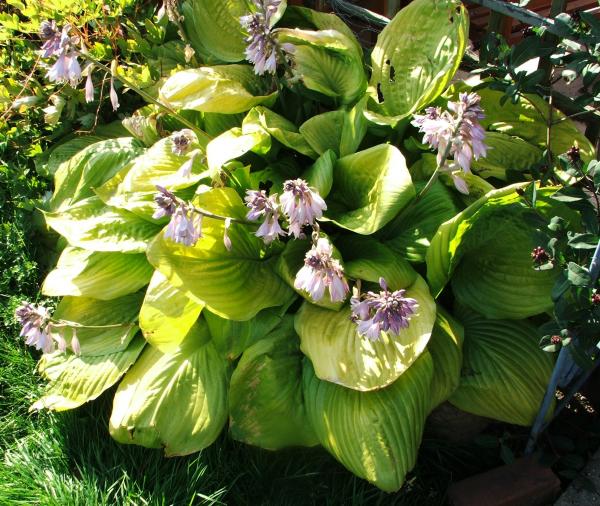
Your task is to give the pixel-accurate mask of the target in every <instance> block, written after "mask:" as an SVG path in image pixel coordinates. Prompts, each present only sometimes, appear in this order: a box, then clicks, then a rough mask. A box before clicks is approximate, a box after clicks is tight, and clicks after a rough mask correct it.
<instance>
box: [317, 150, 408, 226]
mask: <svg viewBox="0 0 600 506" xmlns="http://www.w3.org/2000/svg"><path fill="white" fill-rule="evenodd" d="M414 197H415V188H414V186H413V183H412V180H411V177H410V174H409V172H408V169H407V168H406V161H405V160H404V157H403V156H402V153H400V151H399V150H398V148H396V147H394V146H391V145H389V144H380V145H378V146H374V147H372V148H369V149H366V150H364V151H359V152H358V153H355V154H353V155H349V156H345V157H344V158H340V159H339V160H338V161H337V163H336V164H335V167H334V173H333V187H332V189H331V193H330V194H329V197H328V199H327V204H328V206H329V209H328V211H327V213H326V216H327V218H329V219H331V220H332V221H333V222H334V223H335V224H336V225H339V226H340V227H342V228H346V229H348V230H351V231H352V232H356V233H358V234H364V235H369V234H372V233H374V232H376V231H377V230H379V229H380V228H382V227H383V226H384V225H386V224H387V223H388V222H389V221H390V220H392V219H393V218H394V216H396V214H398V212H399V211H400V210H401V209H402V208H403V207H404V206H405V205H406V204H408V202H409V201H410V200H411V199H413V198H414Z"/></svg>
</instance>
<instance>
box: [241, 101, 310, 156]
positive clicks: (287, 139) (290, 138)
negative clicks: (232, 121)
mask: <svg viewBox="0 0 600 506" xmlns="http://www.w3.org/2000/svg"><path fill="white" fill-rule="evenodd" d="M257 131H258V132H266V133H268V134H269V135H270V136H272V137H273V138H274V139H276V140H277V141H279V142H280V143H281V144H283V145H284V146H286V147H288V148H290V149H293V150H294V151H298V153H302V154H303V155H306V156H309V157H310V158H317V154H316V153H315V151H314V150H313V149H312V148H311V147H310V145H309V144H308V142H306V139H304V136H303V135H302V134H301V133H300V132H298V127H296V125H294V124H293V123H292V122H291V121H289V120H287V119H286V118H284V117H283V116H280V115H279V114H277V113H275V112H273V111H271V110H270V109H267V108H266V107H262V106H258V107H254V108H253V109H252V110H250V112H248V114H247V115H246V117H245V118H244V122H243V123H242V133H244V134H250V133H254V132H257Z"/></svg>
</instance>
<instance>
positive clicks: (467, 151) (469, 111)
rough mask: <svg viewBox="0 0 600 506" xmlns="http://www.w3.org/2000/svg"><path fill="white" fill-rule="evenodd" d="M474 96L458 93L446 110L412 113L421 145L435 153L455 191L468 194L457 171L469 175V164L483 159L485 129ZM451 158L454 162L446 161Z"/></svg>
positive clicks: (427, 110) (434, 108)
mask: <svg viewBox="0 0 600 506" xmlns="http://www.w3.org/2000/svg"><path fill="white" fill-rule="evenodd" d="M480 100H481V97H480V96H479V95H477V94H476V93H461V94H460V95H459V100H458V102H448V110H447V111H444V110H442V109H441V108H440V107H428V108H427V109H425V114H415V117H414V119H413V121H412V124H413V125H414V126H416V127H418V128H419V131H420V132H422V133H423V134H424V135H423V142H424V143H426V144H429V145H430V146H431V147H432V148H434V149H436V150H437V152H438V153H437V161H438V165H439V166H440V169H442V170H444V171H446V172H449V173H450V175H451V176H452V179H453V180H454V184H455V186H456V188H457V189H458V190H459V191H461V192H462V193H468V192H469V191H468V188H467V186H466V183H465V181H464V180H463V179H462V178H461V177H460V171H461V170H462V172H464V173H465V174H468V173H469V172H471V162H472V161H473V159H475V160H477V159H479V158H481V157H485V155H486V153H487V146H486V145H485V143H484V139H485V130H484V129H483V127H482V126H481V125H480V123H479V121H480V120H481V119H483V118H484V115H483V110H482V109H481V106H480V105H479V102H480ZM449 156H452V157H453V158H454V162H453V163H450V164H449V163H448V162H447V160H446V158H447V157H449Z"/></svg>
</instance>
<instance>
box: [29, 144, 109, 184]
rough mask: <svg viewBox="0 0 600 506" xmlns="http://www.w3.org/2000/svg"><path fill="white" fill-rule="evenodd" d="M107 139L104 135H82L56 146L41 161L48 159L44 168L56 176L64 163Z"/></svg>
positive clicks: (44, 154) (42, 155)
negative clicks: (83, 150)
mask: <svg viewBox="0 0 600 506" xmlns="http://www.w3.org/2000/svg"><path fill="white" fill-rule="evenodd" d="M106 139H107V137H106V136H102V135H80V136H77V137H74V138H72V139H69V140H68V141H65V142H63V143H62V144H55V145H54V146H53V147H52V148H51V150H50V152H49V153H48V154H46V153H43V154H41V155H40V160H43V159H44V158H45V157H47V162H46V163H45V165H44V164H43V162H42V166H43V167H44V169H45V171H46V172H47V173H48V174H50V175H51V176H54V174H55V173H56V171H57V170H58V168H59V167H60V166H61V165H62V164H63V163H64V162H66V161H67V160H70V159H71V158H73V157H74V156H75V155H76V154H77V153H79V152H80V151H81V150H82V149H84V148H87V147H88V146H90V145H92V144H95V143H96V142H101V141H104V140H106ZM36 159H37V157H36ZM36 167H37V162H36Z"/></svg>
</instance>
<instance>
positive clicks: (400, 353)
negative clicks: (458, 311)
mask: <svg viewBox="0 0 600 506" xmlns="http://www.w3.org/2000/svg"><path fill="white" fill-rule="evenodd" d="M395 288H396V287H394V286H390V289H395ZM406 296H407V297H412V298H414V299H416V300H417V301H418V303H419V309H418V312H417V314H416V315H414V316H413V317H412V319H411V320H410V325H409V326H408V328H407V329H403V330H402V331H401V332H400V335H398V336H397V337H394V336H392V335H388V334H387V333H386V332H382V333H381V337H380V338H379V340H378V341H370V340H369V339H367V338H366V337H361V336H359V335H358V332H357V326H356V323H354V322H353V321H352V320H351V319H350V316H351V311H350V308H349V307H344V308H343V309H342V310H341V311H337V312H336V311H331V310H328V309H323V308H320V307H318V306H315V305H313V304H309V303H306V302H305V303H304V304H303V305H302V307H301V308H300V310H299V311H298V313H297V314H296V320H295V328H296V332H297V333H298V335H299V336H300V343H301V344H300V348H301V350H302V352H303V353H304V354H305V355H306V356H307V357H308V358H309V359H310V360H311V362H312V364H313V366H314V369H315V374H316V375H317V377H319V378H320V379H323V380H326V381H330V382H333V383H337V384H339V385H343V386H345V387H348V388H351V389H354V390H361V391H369V390H377V389H381V388H383V387H385V386H387V385H389V384H391V383H393V382H394V381H396V380H397V378H398V377H400V376H401V375H403V374H406V371H407V370H409V369H410V367H411V366H412V364H413V363H414V362H415V361H416V360H417V359H418V357H419V355H421V354H422V353H423V351H424V350H425V347H426V346H427V343H428V342H429V338H430V336H431V330H432V329H433V324H434V322H435V302H434V301H433V298H432V297H431V295H430V294H429V288H428V287H427V284H426V283H425V281H424V280H423V279H422V278H417V281H415V283H414V284H413V285H412V286H410V287H409V288H408V289H407V290H406Z"/></svg>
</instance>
